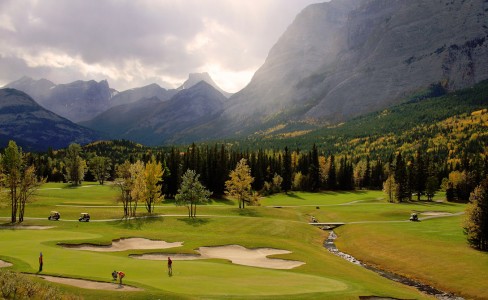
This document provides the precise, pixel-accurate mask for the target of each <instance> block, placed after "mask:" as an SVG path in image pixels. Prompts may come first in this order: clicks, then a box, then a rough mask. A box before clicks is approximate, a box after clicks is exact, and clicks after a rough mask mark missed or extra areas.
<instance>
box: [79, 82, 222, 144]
mask: <svg viewBox="0 0 488 300" xmlns="http://www.w3.org/2000/svg"><path fill="white" fill-rule="evenodd" d="M226 100H227V98H226V97H225V96H224V95H222V93H220V92H219V91H218V90H216V89H215V88H214V87H212V86H211V85H210V84H208V83H207V82H205V81H200V82H199V83H197V84H195V85H193V86H191V87H190V88H187V89H182V90H181V91H179V92H178V93H177V94H176V95H174V96H173V97H172V98H171V99H170V100H167V101H160V100H159V99H158V98H156V97H153V98H148V99H142V100H139V101H137V102H134V103H128V104H124V105H118V106H115V107H112V108H111V109H109V110H107V111H105V112H103V113H102V114H100V115H98V116H97V117H95V118H94V119H92V120H89V121H86V122H81V123H80V124H82V125H84V126H87V127H89V128H93V129H97V130H100V131H103V132H106V133H108V134H110V135H111V136H113V137H116V138H123V139H130V140H133V141H136V142H140V143H144V144H146V145H161V144H168V143H171V142H172V141H174V139H175V138H176V137H178V139H183V140H186V141H189V139H191V138H189V137H187V135H186V134H185V131H187V130H191V129H192V128H195V127H199V126H202V125H204V124H205V123H207V122H209V121H211V120H213V119H214V118H215V117H216V116H218V114H220V112H221V111H222V108H223V105H224V103H225V101H226Z"/></svg>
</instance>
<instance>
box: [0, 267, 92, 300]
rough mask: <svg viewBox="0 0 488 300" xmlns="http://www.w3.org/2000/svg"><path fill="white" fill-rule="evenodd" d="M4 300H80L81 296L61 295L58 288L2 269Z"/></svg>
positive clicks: (1, 278)
mask: <svg viewBox="0 0 488 300" xmlns="http://www.w3.org/2000/svg"><path fill="white" fill-rule="evenodd" d="M0 291H1V294H0V298H2V299H62V300H79V299H83V298H82V297H79V296H74V295H67V294H63V293H61V292H60V291H59V290H58V289H57V288H55V287H52V286H49V285H47V284H42V283H39V282H36V281H34V280H32V278H29V276H28V275H23V274H19V273H16V272H11V271H8V270H2V269H0Z"/></svg>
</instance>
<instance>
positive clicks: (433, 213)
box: [420, 211, 452, 216]
mask: <svg viewBox="0 0 488 300" xmlns="http://www.w3.org/2000/svg"><path fill="white" fill-rule="evenodd" d="M420 214H421V215H422V216H450V215H452V213H448V212H444V211H424V212H421V213H420Z"/></svg>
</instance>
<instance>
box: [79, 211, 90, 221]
mask: <svg viewBox="0 0 488 300" xmlns="http://www.w3.org/2000/svg"><path fill="white" fill-rule="evenodd" d="M78 221H80V222H90V215H89V214H88V213H81V215H80V218H79V219H78Z"/></svg>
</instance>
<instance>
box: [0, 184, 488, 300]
mask: <svg viewBox="0 0 488 300" xmlns="http://www.w3.org/2000/svg"><path fill="white" fill-rule="evenodd" d="M116 197H117V190H115V189H113V188H111V187H110V186H108V185H107V186H98V185H94V186H90V187H78V188H71V187H69V186H66V185H60V184H46V185H45V186H43V189H41V190H39V191H38V195H37V197H36V201H34V202H33V203H30V204H29V206H28V207H27V211H26V217H27V218H26V221H25V222H24V223H25V224H26V225H51V226H55V228H52V229H48V230H8V229H1V230H0V240H1V241H2V242H1V247H0V259H3V260H6V261H10V262H12V263H13V264H14V266H13V267H12V269H14V270H17V271H22V272H27V273H35V272H36V271H37V268H38V262H37V259H38V255H39V252H40V251H42V252H43V254H44V261H45V265H44V272H43V273H45V274H49V275H58V276H66V277H76V278H86V279H90V280H100V281H107V282H109V281H110V279H111V278H110V273H111V272H112V271H113V270H114V269H116V270H123V271H124V272H125V273H126V274H127V276H126V278H125V282H126V283H127V284H131V285H134V286H138V287H141V288H143V289H144V292H131V293H120V292H108V291H96V290H95V291H94V290H84V289H79V288H74V287H66V286H63V289H64V290H66V291H70V292H73V293H75V294H82V295H83V296H84V297H85V298H87V299H100V298H102V297H104V298H115V297H116V298H127V299H148V298H151V299H158V298H164V299H192V298H206V299H250V298H252V299H256V298H259V299H290V298H293V299H323V298H327V299H357V298H358V296H366V295H377V296H389V297H395V298H415V299H421V298H428V297H427V296H425V295H423V294H421V293H419V292H417V291H416V290H415V289H413V288H410V287H405V286H403V285H400V284H398V283H395V282H392V281H389V280H387V279H384V278H382V277H380V276H378V275H377V274H375V273H373V272H371V271H368V270H365V269H363V268H361V267H359V266H356V265H354V264H351V263H349V262H347V261H345V260H343V259H341V258H339V257H336V256H334V255H332V254H330V253H329V252H328V251H327V250H325V249H324V247H323V245H322V243H323V241H324V239H326V237H327V235H328V232H326V231H322V230H320V229H318V228H315V227H312V226H310V225H308V224H307V223H308V222H309V218H310V216H311V215H314V216H316V217H317V218H318V219H319V221H331V222H332V221H338V222H339V221H341V222H354V221H382V222H383V221H402V220H405V219H408V216H409V214H410V212H411V211H412V210H420V211H434V210H435V211H448V212H458V211H462V209H463V206H462V205H450V204H442V203H409V204H401V205H396V204H388V203H384V202H383V201H380V200H379V198H382V193H381V192H376V191H362V192H357V193H354V192H347V193H346V192H344V193H319V194H310V193H293V194H288V195H285V194H281V195H275V196H272V197H270V198H266V199H263V201H262V203H261V204H262V205H261V206H259V207H248V208H246V209H245V210H239V209H238V208H236V205H235V204H234V205H232V204H233V202H232V201H228V200H215V201H212V202H211V203H210V204H208V205H204V206H199V207H198V210H197V219H195V220H191V219H188V218H187V217H186V213H187V211H186V208H184V207H175V206H174V204H172V203H171V201H168V203H166V204H162V205H158V206H157V208H156V211H155V214H157V215H163V216H162V217H158V218H149V219H137V220H123V219H122V218H121V217H122V207H121V206H120V204H117V203H116V202H115V199H116ZM277 206H280V207H281V208H277ZM317 207H319V208H318V209H317ZM50 210H57V211H60V212H61V221H59V222H53V221H48V220H47V216H48V214H49V211H50ZM82 211H83V212H84V211H88V212H89V213H90V214H91V215H92V218H93V222H90V223H79V222H77V221H76V220H77V217H78V214H79V213H80V212H82ZM138 211H139V213H140V214H142V213H143V212H144V207H143V205H140V207H139V210H138ZM0 217H3V219H1V220H5V221H4V222H7V221H8V217H9V210H8V207H2V208H0ZM31 218H39V219H31ZM102 219H116V221H111V222H96V221H98V220H102ZM453 219H456V218H446V219H442V220H444V221H445V222H447V224H451V222H453V221H452V220H453ZM437 221H440V220H429V221H428V222H427V221H425V222H420V223H415V224H414V226H423V225H424V224H429V223H431V222H437ZM458 223H459V222H458ZM408 225H411V223H391V224H388V226H384V225H381V224H348V225H345V226H344V227H341V228H339V229H338V232H339V233H340V235H341V241H343V240H345V238H344V239H342V235H343V234H346V233H347V234H349V233H348V231H347V230H353V229H355V228H360V229H361V228H364V231H361V230H359V231H358V235H360V237H361V238H360V237H358V238H357V239H356V238H355V239H354V241H356V240H357V241H359V242H358V243H359V244H358V245H354V247H352V249H350V248H348V247H347V246H346V245H345V244H344V242H341V243H340V246H341V247H344V248H345V249H346V248H347V249H348V250H352V251H349V252H350V253H351V254H353V255H355V254H356V252H357V253H358V254H361V253H362V252H361V251H359V249H357V248H362V249H370V248H374V247H375V245H374V244H373V245H370V244H368V242H367V241H368V240H367V239H366V241H364V236H376V235H377V234H376V232H375V231H374V230H369V229H368V228H372V229H375V228H376V227H375V226H377V227H380V228H382V226H384V227H388V228H398V230H399V231H402V234H401V235H400V234H398V232H394V231H380V232H383V233H382V234H380V235H379V236H386V238H385V239H387V238H389V239H391V240H396V241H398V243H401V242H404V238H403V236H404V235H403V231H405V232H407V233H406V234H407V237H408V239H415V238H417V236H418V234H416V233H408V232H409V231H408V230H409V229H411V227H409V226H408ZM449 226H452V228H456V226H458V227H457V228H458V229H459V224H457V225H452V224H451V225H449ZM449 226H446V227H447V228H449ZM402 228H403V229H402ZM431 230H434V229H431ZM435 230H441V231H442V227H441V228H440V229H439V228H437V227H436V229H435ZM422 232H423V234H424V236H423V237H422V240H424V242H425V239H433V240H439V241H440V242H442V239H443V238H445V237H443V234H439V233H438V232H432V233H429V232H428V230H425V231H422ZM446 234H447V235H449V231H448V233H446ZM124 237H126V238H127V237H145V238H151V239H159V240H165V241H168V242H183V243H184V244H183V246H182V247H178V248H170V249H164V250H127V251H122V252H109V253H99V252H92V251H78V250H73V249H67V248H63V247H61V246H60V245H58V243H84V242H89V243H94V244H105V245H107V244H110V242H111V241H112V240H113V239H118V238H124ZM458 239H459V237H458ZM348 240H349V239H347V241H348ZM455 243H463V240H462V239H459V240H455ZM231 244H238V245H242V246H244V247H247V248H257V247H271V248H278V249H286V250H289V251H291V252H292V253H290V254H284V255H277V256H274V257H279V258H282V259H291V260H298V261H303V262H305V265H302V266H300V267H298V268H295V269H291V270H272V269H266V268H257V267H248V266H241V265H235V264H232V263H231V262H229V261H227V260H223V259H209V260H199V261H175V262H174V276H172V277H168V276H167V274H166V266H165V263H164V262H162V261H147V260H137V259H133V258H130V257H129V254H142V253H161V252H164V253H195V249H197V248H199V247H202V246H219V245H231ZM384 244H385V245H387V246H385V247H386V248H382V247H380V249H382V250H381V251H380V252H381V253H390V252H394V251H392V249H390V248H388V247H396V246H398V244H395V243H384ZM433 244H434V243H433ZM388 245H389V246H388ZM441 245H443V244H442V243H441ZM432 248H433V249H437V248H435V246H432ZM437 250H438V251H441V249H437ZM465 250H466V249H465ZM467 250H470V249H467ZM366 252H367V251H366ZM467 253H468V255H470V253H471V252H467ZM409 255H411V256H410V257H417V253H411V254H409ZM442 259H443V260H444V262H445V263H446V264H450V263H451V261H453V260H455V259H456V256H454V257H452V256H449V255H446V256H445V257H442ZM465 261H466V262H467V263H469V264H471V263H472V261H471V260H469V259H466V260H465ZM401 267H402V268H404V269H401V270H402V271H403V273H407V274H410V273H411V271H410V269H409V268H410V266H409V265H408V264H404V265H401ZM412 274H413V273H412ZM485 274H486V273H485ZM440 278H441V279H442V276H441V277H440ZM446 280H447V279H446ZM449 280H455V279H453V278H449Z"/></svg>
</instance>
